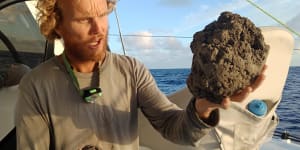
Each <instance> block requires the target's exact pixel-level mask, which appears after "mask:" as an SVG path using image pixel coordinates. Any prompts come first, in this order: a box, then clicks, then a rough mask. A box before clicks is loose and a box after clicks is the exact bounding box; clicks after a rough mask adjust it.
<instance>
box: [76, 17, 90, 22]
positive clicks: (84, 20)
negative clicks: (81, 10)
mask: <svg viewBox="0 0 300 150" xmlns="http://www.w3.org/2000/svg"><path fill="white" fill-rule="evenodd" d="M78 22H80V23H89V22H90V19H87V18H86V19H79V20H78Z"/></svg>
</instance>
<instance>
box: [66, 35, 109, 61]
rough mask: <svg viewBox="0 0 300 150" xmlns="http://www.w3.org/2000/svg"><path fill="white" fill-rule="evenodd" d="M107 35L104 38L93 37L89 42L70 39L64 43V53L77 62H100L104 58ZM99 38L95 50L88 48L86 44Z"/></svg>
mask: <svg viewBox="0 0 300 150" xmlns="http://www.w3.org/2000/svg"><path fill="white" fill-rule="evenodd" d="M107 35H108V34H106V35H105V36H95V37H94V38H91V39H89V40H85V41H82V40H80V39H70V40H68V41H64V45H65V51H66V53H68V55H70V56H71V57H73V58H74V59H76V60H78V61H82V62H84V61H97V62H98V61H100V60H101V59H103V58H104V57H105V53H106V51H107V47H108V46H107V45H108V44H107V43H108V39H107ZM99 38H101V42H100V44H99V46H98V47H97V48H95V49H90V48H89V47H88V43H89V42H91V41H95V39H99Z"/></svg>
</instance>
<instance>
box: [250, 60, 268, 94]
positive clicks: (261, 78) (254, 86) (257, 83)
mask: <svg viewBox="0 0 300 150" xmlns="http://www.w3.org/2000/svg"><path fill="white" fill-rule="evenodd" d="M266 69H267V65H264V66H263V68H262V71H261V74H260V75H259V76H258V77H257V79H256V80H255V82H254V83H253V84H252V85H251V88H252V89H253V91H255V90H256V89H257V88H258V87H259V86H260V85H261V84H262V83H263V81H264V80H265V78H266V76H265V74H264V73H265V71H266Z"/></svg>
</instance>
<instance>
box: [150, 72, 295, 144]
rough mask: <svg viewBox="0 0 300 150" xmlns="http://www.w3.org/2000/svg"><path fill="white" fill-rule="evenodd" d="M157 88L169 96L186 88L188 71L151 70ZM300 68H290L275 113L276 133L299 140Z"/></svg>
mask: <svg viewBox="0 0 300 150" xmlns="http://www.w3.org/2000/svg"><path fill="white" fill-rule="evenodd" d="M150 71H151V73H152V75H153V76H154V78H155V80H156V82H157V84H158V87H159V88H160V89H161V90H162V92H164V93H165V94H171V93H173V92H175V91H177V90H179V89H181V88H184V87H185V86H186V79H187V77H188V75H189V73H190V69H151V70H150ZM299 88H300V67H290V69H289V74H288V78H287V81H286V84H285V87H284V91H283V94H282V100H281V103H280V104H279V106H278V108H277V110H276V112H277V114H278V116H279V118H280V123H279V125H278V126H277V129H276V131H278V132H283V131H287V132H288V133H289V134H290V135H292V136H296V137H299V138H300V90H299Z"/></svg>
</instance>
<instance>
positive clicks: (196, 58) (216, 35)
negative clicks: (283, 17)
mask: <svg viewBox="0 0 300 150" xmlns="http://www.w3.org/2000/svg"><path fill="white" fill-rule="evenodd" d="M190 46H191V50H192V52H193V63H192V69H191V73H190V75H189V77H188V79H187V85H188V88H189V90H190V91H191V93H192V94H193V95H194V96H195V97H201V98H206V99H208V100H209V101H212V102H214V103H221V101H222V99H223V98H224V97H226V96H232V95H233V94H235V93H237V92H239V91H240V90H242V89H244V88H245V87H246V86H248V85H250V84H251V83H253V82H254V81H255V79H256V78H257V77H258V75H259V74H260V72H261V70H262V67H263V65H264V64H265V61H266V57H267V55H268V51H269V46H268V45H266V43H265V42H264V38H263V35H262V33H261V30H260V29H259V28H257V27H256V26H255V25H254V24H253V23H252V22H251V21H250V20H249V19H247V18H245V17H241V16H240V15H238V14H233V13H231V12H223V13H221V15H220V17H219V18H218V20H217V21H214V22H212V23H210V24H208V25H207V26H206V27H205V29H204V30H202V31H199V32H196V33H195V34H194V37H193V41H192V42H191V45H190Z"/></svg>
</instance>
